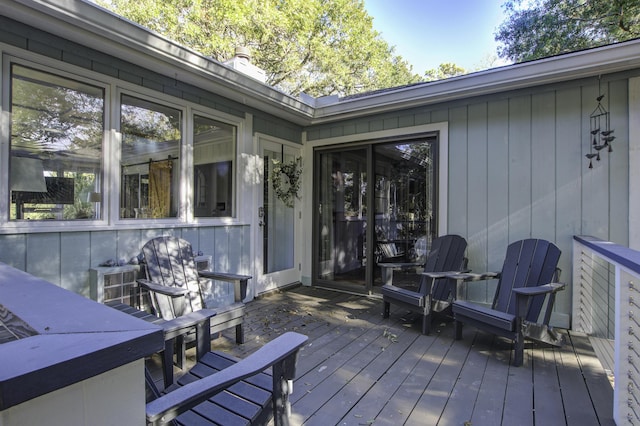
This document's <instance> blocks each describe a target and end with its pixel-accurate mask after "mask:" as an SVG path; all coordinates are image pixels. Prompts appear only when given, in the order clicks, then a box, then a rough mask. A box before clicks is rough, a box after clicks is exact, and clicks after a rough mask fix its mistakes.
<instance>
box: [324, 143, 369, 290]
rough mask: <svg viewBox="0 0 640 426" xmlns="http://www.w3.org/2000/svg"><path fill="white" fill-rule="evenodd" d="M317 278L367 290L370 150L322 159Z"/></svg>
mask: <svg viewBox="0 0 640 426" xmlns="http://www.w3.org/2000/svg"><path fill="white" fill-rule="evenodd" d="M317 164H318V165H319V168H318V172H319V175H318V184H319V187H318V200H319V215H318V219H319V220H318V226H319V230H318V240H317V242H318V246H317V249H318V264H317V268H316V269H317V276H316V278H317V279H318V280H321V281H332V282H338V283H342V284H345V285H347V286H350V285H356V286H359V287H365V286H366V262H367V256H366V254H367V253H366V230H367V149H355V150H349V151H340V152H326V153H320V154H319V156H318V163H317Z"/></svg>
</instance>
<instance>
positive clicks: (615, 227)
mask: <svg viewBox="0 0 640 426" xmlns="http://www.w3.org/2000/svg"><path fill="white" fill-rule="evenodd" d="M637 75H638V71H637V70H636V71H635V72H630V73H624V74H615V75H603V76H602V77H601V80H600V85H601V89H600V92H601V93H604V94H605V95H606V96H605V98H604V100H603V105H604V106H605V108H606V109H607V110H608V111H609V112H610V114H611V128H613V129H615V133H614V134H615V135H616V140H615V141H614V142H613V152H611V153H607V152H606V151H603V152H602V153H601V156H602V160H601V161H599V162H598V161H594V167H593V169H589V168H588V160H587V159H586V158H585V154H586V153H588V152H589V142H588V141H589V130H590V128H589V126H590V121H589V115H590V114H591V113H592V112H593V110H594V109H595V107H596V105H597V103H596V97H597V96H598V78H597V76H596V77H594V78H589V79H582V80H577V81H572V82H568V83H562V84H556V85H549V86H542V87H534V88H531V89H529V90H519V91H514V92H510V93H503V94H500V95H494V96H487V97H479V98H472V99H468V100H466V101H457V102H452V103H446V104H440V105H435V106H429V107H425V108H415V109H411V110H405V111H399V112H395V113H387V114H383V115H376V116H370V117H365V118H359V119H350V120H346V121H341V122H334V123H331V124H323V125H318V126H313V127H309V128H308V129H306V136H307V140H308V141H309V142H310V143H322V142H329V141H331V140H332V139H339V138H342V137H344V136H346V135H350V137H351V139H353V136H354V135H361V136H362V140H365V139H368V135H369V134H371V133H373V132H379V131H381V130H390V129H406V132H407V134H410V133H413V132H412V128H415V127H416V126H423V125H425V124H430V123H440V122H446V123H447V124H448V147H449V153H448V158H449V160H448V164H447V167H448V189H447V191H448V192H447V200H448V201H447V202H446V203H447V205H446V207H445V209H446V223H447V224H448V225H447V229H446V232H447V233H456V234H460V235H463V236H465V237H466V238H467V240H468V242H469V247H468V249H467V254H468V257H469V267H470V268H471V269H472V270H473V271H476V272H481V271H494V270H500V269H501V267H502V262H503V260H504V253H505V251H506V247H507V245H508V244H509V243H510V242H513V241H515V240H519V239H523V238H529V237H534V238H544V239H548V240H550V241H553V242H555V243H556V244H557V245H558V246H559V247H560V249H561V250H562V252H563V255H562V257H561V260H560V265H559V266H560V267H561V268H562V275H561V281H562V282H565V283H567V284H569V288H568V289H567V291H564V292H562V293H560V294H559V296H558V299H557V301H556V306H555V313H554V318H553V321H554V323H555V324H557V325H562V326H565V327H568V326H569V323H570V312H571V291H572V290H571V288H570V284H571V282H572V277H571V273H572V268H571V260H572V254H571V251H572V237H573V235H593V236H596V237H599V238H602V239H604V240H610V241H614V242H616V243H619V244H622V245H627V244H628V242H629V198H630V193H629V130H628V128H629V115H628V110H629V102H628V98H629V89H628V88H629V84H628V81H629V78H630V77H633V76H637ZM494 290H495V282H486V283H482V284H478V285H476V286H473V287H472V288H470V289H469V290H468V292H467V294H466V297H467V298H469V299H471V300H473V301H476V302H483V303H491V301H492V298H493V294H494Z"/></svg>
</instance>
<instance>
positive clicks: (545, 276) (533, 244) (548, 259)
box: [493, 239, 561, 321]
mask: <svg viewBox="0 0 640 426" xmlns="http://www.w3.org/2000/svg"><path fill="white" fill-rule="evenodd" d="M560 253H561V252H560V249H559V248H558V247H556V246H555V245H554V244H552V243H550V242H549V241H545V240H538V239H526V240H521V241H516V242H514V243H511V244H510V245H509V247H507V254H506V256H505V259H504V264H503V267H502V273H501V275H500V279H499V281H498V287H497V289H496V293H495V298H494V301H493V309H495V310H497V311H501V312H508V313H510V314H515V310H516V296H515V294H514V293H513V292H512V291H511V290H512V289H513V288H519V287H534V286H538V285H544V284H548V283H550V282H552V281H553V279H554V276H555V273H556V268H557V266H558V261H559V260H560ZM543 304H544V296H536V297H535V298H534V299H533V301H532V302H531V304H530V305H529V312H528V313H527V316H526V319H527V320H529V321H537V319H538V316H539V315H540V310H541V309H542V306H543Z"/></svg>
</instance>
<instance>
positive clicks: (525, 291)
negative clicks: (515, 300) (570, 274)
mask: <svg viewBox="0 0 640 426" xmlns="http://www.w3.org/2000/svg"><path fill="white" fill-rule="evenodd" d="M565 286H566V284H564V283H549V284H544V285H539V286H536V287H520V288H514V289H513V290H511V291H513V292H514V293H516V294H519V295H522V296H539V295H541V294H547V293H555V292H557V291H560V290H564V288H565Z"/></svg>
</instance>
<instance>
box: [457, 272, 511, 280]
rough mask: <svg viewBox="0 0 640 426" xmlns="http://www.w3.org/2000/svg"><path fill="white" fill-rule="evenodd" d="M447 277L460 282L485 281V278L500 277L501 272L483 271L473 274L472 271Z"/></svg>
mask: <svg viewBox="0 0 640 426" xmlns="http://www.w3.org/2000/svg"><path fill="white" fill-rule="evenodd" d="M447 278H451V279H453V280H456V281H460V282H473V281H483V280H492V279H496V278H500V272H483V273H481V274H473V273H470V272H464V273H457V272H456V273H453V274H450V275H447Z"/></svg>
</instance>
